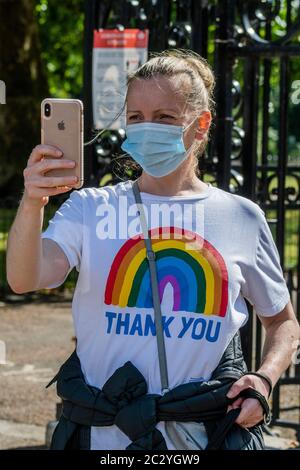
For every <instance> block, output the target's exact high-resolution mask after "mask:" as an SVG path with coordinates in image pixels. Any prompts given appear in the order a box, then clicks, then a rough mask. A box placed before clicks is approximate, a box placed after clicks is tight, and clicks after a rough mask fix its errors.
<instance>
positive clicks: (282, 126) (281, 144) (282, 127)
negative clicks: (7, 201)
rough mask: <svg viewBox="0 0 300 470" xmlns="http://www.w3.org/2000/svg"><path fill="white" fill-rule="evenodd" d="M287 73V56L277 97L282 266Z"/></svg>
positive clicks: (278, 238)
mask: <svg viewBox="0 0 300 470" xmlns="http://www.w3.org/2000/svg"><path fill="white" fill-rule="evenodd" d="M288 74H289V58H288V57H283V58H281V59H280V82H279V86H280V98H279V141H278V168H277V175H278V201H277V225H276V244H277V248H278V252H279V255H280V260H281V264H282V266H284V238H285V237H284V235H285V175H286V165H287V137H288V98H289V88H288Z"/></svg>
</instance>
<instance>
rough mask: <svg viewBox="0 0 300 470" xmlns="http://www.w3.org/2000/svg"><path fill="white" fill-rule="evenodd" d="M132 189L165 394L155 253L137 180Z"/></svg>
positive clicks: (165, 368) (163, 353)
mask: <svg viewBox="0 0 300 470" xmlns="http://www.w3.org/2000/svg"><path fill="white" fill-rule="evenodd" d="M132 189H133V194H134V197H135V202H136V205H137V208H138V211H139V212H138V213H139V216H140V222H141V228H142V232H143V235H144V240H145V245H146V256H147V259H148V261H149V269H150V278H151V288H152V299H153V307H154V320H155V329H156V341H157V350H158V359H159V369H160V380H161V388H162V394H163V393H165V392H166V391H168V390H169V380H168V368H167V357H166V348H165V340H164V334H163V326H162V314H161V306H160V300H159V290H158V282H157V272H156V263H155V252H154V251H153V250H152V243H151V238H150V237H149V235H148V227H147V221H146V217H145V212H144V208H143V203H142V199H141V194H140V190H139V187H138V183H137V180H135V181H134V182H133V184H132Z"/></svg>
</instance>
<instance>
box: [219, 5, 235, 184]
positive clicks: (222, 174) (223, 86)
mask: <svg viewBox="0 0 300 470" xmlns="http://www.w3.org/2000/svg"><path fill="white" fill-rule="evenodd" d="M235 3H236V2H235V0H220V1H219V2H218V4H217V12H216V23H217V30H216V39H215V41H216V45H215V74H216V80H217V84H216V94H215V96H216V108H217V109H216V116H217V117H216V127H215V132H214V146H215V156H216V157H217V158H218V172H217V182H218V186H219V187H221V188H223V189H225V190H229V184H230V171H231V150H232V143H231V140H232V124H233V117H232V101H233V99H232V69H233V62H234V58H233V56H232V54H231V51H230V47H229V46H230V44H231V43H232V41H233V25H234V11H235Z"/></svg>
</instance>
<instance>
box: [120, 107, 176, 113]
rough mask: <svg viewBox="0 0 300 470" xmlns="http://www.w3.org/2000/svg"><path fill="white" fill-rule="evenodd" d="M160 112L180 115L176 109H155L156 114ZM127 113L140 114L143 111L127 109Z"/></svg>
mask: <svg viewBox="0 0 300 470" xmlns="http://www.w3.org/2000/svg"><path fill="white" fill-rule="evenodd" d="M158 111H172V112H173V113H176V114H177V113H178V110H177V109H174V108H159V109H154V111H153V112H154V113H157V112H158ZM127 112H128V113H140V112H141V111H140V110H139V109H138V110H132V109H127Z"/></svg>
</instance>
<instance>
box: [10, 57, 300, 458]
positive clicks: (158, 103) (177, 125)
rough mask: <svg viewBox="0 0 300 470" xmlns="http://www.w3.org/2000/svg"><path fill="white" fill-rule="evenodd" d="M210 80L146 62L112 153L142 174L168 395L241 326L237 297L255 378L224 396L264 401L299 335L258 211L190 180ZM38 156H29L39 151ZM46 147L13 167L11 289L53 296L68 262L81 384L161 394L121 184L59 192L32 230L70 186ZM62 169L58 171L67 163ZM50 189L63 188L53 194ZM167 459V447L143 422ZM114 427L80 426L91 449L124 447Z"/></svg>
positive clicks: (205, 121) (206, 71) (185, 62)
mask: <svg viewBox="0 0 300 470" xmlns="http://www.w3.org/2000/svg"><path fill="white" fill-rule="evenodd" d="M213 86H214V77H213V74H212V72H211V70H210V68H209V66H208V64H207V63H206V62H205V61H204V60H203V59H202V58H201V57H199V56H198V55H197V54H195V53H192V52H191V51H176V50H169V51H164V52H162V53H160V54H156V55H155V56H153V57H152V58H151V59H150V60H149V61H148V62H147V63H146V64H144V65H142V66H141V67H140V68H139V69H138V70H137V71H136V72H134V73H133V74H132V75H131V76H130V77H129V79H128V91H127V96H126V108H127V109H126V111H127V128H126V134H127V139H126V140H125V142H124V143H123V145H122V148H123V150H125V151H126V152H128V153H129V154H131V156H132V157H133V159H134V160H135V161H136V162H137V163H139V164H140V165H141V167H142V169H143V171H142V174H141V176H140V177H139V178H138V187H139V190H140V192H141V197H142V202H143V205H144V210H145V212H146V213H147V216H148V217H147V219H148V220H147V223H148V228H149V229H150V234H151V238H152V244H153V250H154V251H155V253H156V268H157V277H158V283H159V292H160V302H161V310H162V315H163V327H164V340H165V348H166V358H167V364H168V373H169V387H170V388H171V389H172V388H174V387H176V386H177V385H180V384H186V383H191V382H201V381H203V380H204V381H205V380H208V379H209V378H210V377H211V375H212V372H213V371H214V370H215V369H216V367H217V366H218V364H219V362H220V360H221V358H222V355H223V353H224V351H225V350H226V348H227V346H228V344H229V343H230V341H231V340H232V338H233V337H234V336H235V335H236V333H237V332H238V330H239V329H240V328H241V327H242V326H243V325H244V324H245V322H246V321H247V318H248V312H247V307H246V303H245V301H244V297H245V298H247V299H248V300H249V301H250V302H251V304H253V305H254V307H255V311H256V312H257V314H258V315H259V318H260V320H261V322H262V324H263V326H264V328H265V330H266V339H265V344H264V352H263V358H262V363H261V366H260V368H259V370H258V371H257V372H258V374H259V375H244V376H243V377H241V378H240V379H239V380H237V381H235V383H234V384H233V385H232V387H231V389H230V391H229V393H228V396H230V397H231V398H232V397H233V398H234V397H237V396H238V395H239V394H240V392H241V391H243V390H245V389H248V388H252V389H254V390H256V391H258V392H259V393H260V394H262V395H263V396H264V397H266V398H268V396H269V392H270V386H271V385H274V384H275V383H276V382H277V380H278V379H279V377H280V376H281V374H282V373H283V371H284V370H285V369H286V368H287V367H288V365H289V364H290V361H291V355H292V353H293V341H294V340H296V339H297V338H298V337H299V327H298V323H297V320H296V318H295V314H294V312H293V308H292V305H291V302H290V296H289V292H288V289H287V286H286V283H285V281H284V278H283V274H282V270H281V267H280V263H279V257H278V252H277V249H276V246H275V244H274V241H273V238H272V235H271V232H270V230H269V227H268V224H267V222H266V219H265V216H264V213H263V211H262V210H261V209H260V208H259V206H258V205H257V204H255V203H253V202H252V201H250V200H248V199H246V198H243V197H240V196H237V195H232V194H230V193H228V192H226V191H223V190H221V189H218V188H215V187H213V186H211V185H210V184H209V185H207V184H206V183H204V182H203V181H201V179H200V178H199V177H198V175H197V172H196V167H197V165H198V161H197V158H199V156H201V155H202V154H203V151H204V148H205V145H206V143H207V140H208V133H209V128H210V124H211V111H212V105H213V101H212V91H213ZM43 154H47V155H49V156H52V157H53V158H52V159H47V160H42V155H43ZM60 156H61V155H60V154H59V150H57V149H55V148H54V147H50V146H41V145H38V146H37V147H36V148H35V149H34V150H33V151H32V153H31V155H30V157H29V160H28V165H27V168H26V169H25V170H24V179H25V191H24V195H23V198H22V200H21V203H20V207H19V210H18V213H17V216H16V219H15V221H14V224H13V226H12V228H11V231H10V234H9V240H8V254H7V273H8V281H9V284H10V286H11V288H12V289H13V290H14V291H15V292H17V293H23V292H28V291H33V290H37V289H41V288H45V287H56V286H59V285H60V284H61V283H62V282H63V281H64V280H65V279H66V277H67V275H68V274H69V272H70V271H71V270H72V269H73V267H74V266H76V268H77V270H78V271H79V278H78V282H77V285H76V290H75V293H74V299H73V305H72V310H73V317H74V325H75V333H76V337H77V354H78V356H79V359H80V364H81V368H82V372H83V374H84V377H85V380H86V382H87V383H88V384H89V385H91V386H94V387H97V388H100V389H101V387H103V385H104V384H105V382H106V381H107V380H108V379H109V378H110V377H111V375H112V374H113V373H114V371H116V369H118V368H119V367H121V366H122V365H123V364H124V363H126V361H130V362H131V363H132V364H134V366H135V367H136V368H137V369H138V370H139V371H140V372H141V373H142V375H143V376H144V378H145V380H146V382H147V386H148V393H154V394H156V393H158V394H159V393H161V382H160V375H159V363H158V354H157V345H156V341H155V330H154V327H153V315H154V313H153V301H152V296H151V286H150V277H149V268H148V267H147V264H146V253H145V250H144V245H143V240H142V239H141V237H140V234H141V227H140V225H139V223H140V219H139V216H138V213H137V210H136V206H135V205H134V204H135V200H134V196H133V192H132V182H131V181H129V182H125V183H124V182H121V183H119V184H116V185H115V186H106V187H104V188H85V189H81V190H80V191H73V192H72V193H71V196H70V198H69V199H68V200H67V201H66V202H65V203H64V204H63V205H62V207H61V208H60V209H59V210H58V211H57V212H56V214H55V216H54V218H53V219H52V220H51V221H50V223H49V226H48V228H47V230H46V231H45V232H44V233H43V234H41V226H42V220H43V207H44V206H45V205H46V204H47V203H48V200H49V196H52V195H56V194H61V193H63V192H66V191H68V190H69V189H70V188H72V184H74V181H72V179H71V178H69V177H66V178H58V177H57V178H50V177H47V175H45V172H46V171H47V170H48V169H49V168H54V167H55V168H61V167H66V166H69V163H68V162H65V161H61V162H60V161H59V157H60ZM70 166H71V163H70ZM62 185H66V186H65V187H63V186H62ZM238 407H240V408H241V412H240V414H239V416H238V417H237V420H236V423H237V424H238V425H239V426H241V427H243V428H251V427H253V426H255V425H256V424H257V423H259V422H261V420H262V417H263V410H262V407H261V405H260V402H259V401H258V400H256V399H255V398H242V397H239V398H237V399H236V400H233V401H232V404H231V406H230V407H229V408H230V409H234V408H238ZM156 428H157V429H159V430H160V431H161V433H162V435H163V436H164V438H165V441H166V444H167V447H168V448H169V449H174V448H176V447H175V445H174V443H173V442H172V441H171V439H169V437H168V435H167V433H166V431H165V423H164V422H163V421H161V422H159V423H158V424H157V426H156ZM129 443H130V439H129V438H128V436H127V435H125V434H124V433H123V432H122V431H121V430H120V428H119V427H117V426H116V425H115V424H114V425H112V426H106V427H101V426H100V427H93V428H92V432H91V448H92V449H124V448H126V447H127V446H128V444H129Z"/></svg>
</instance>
